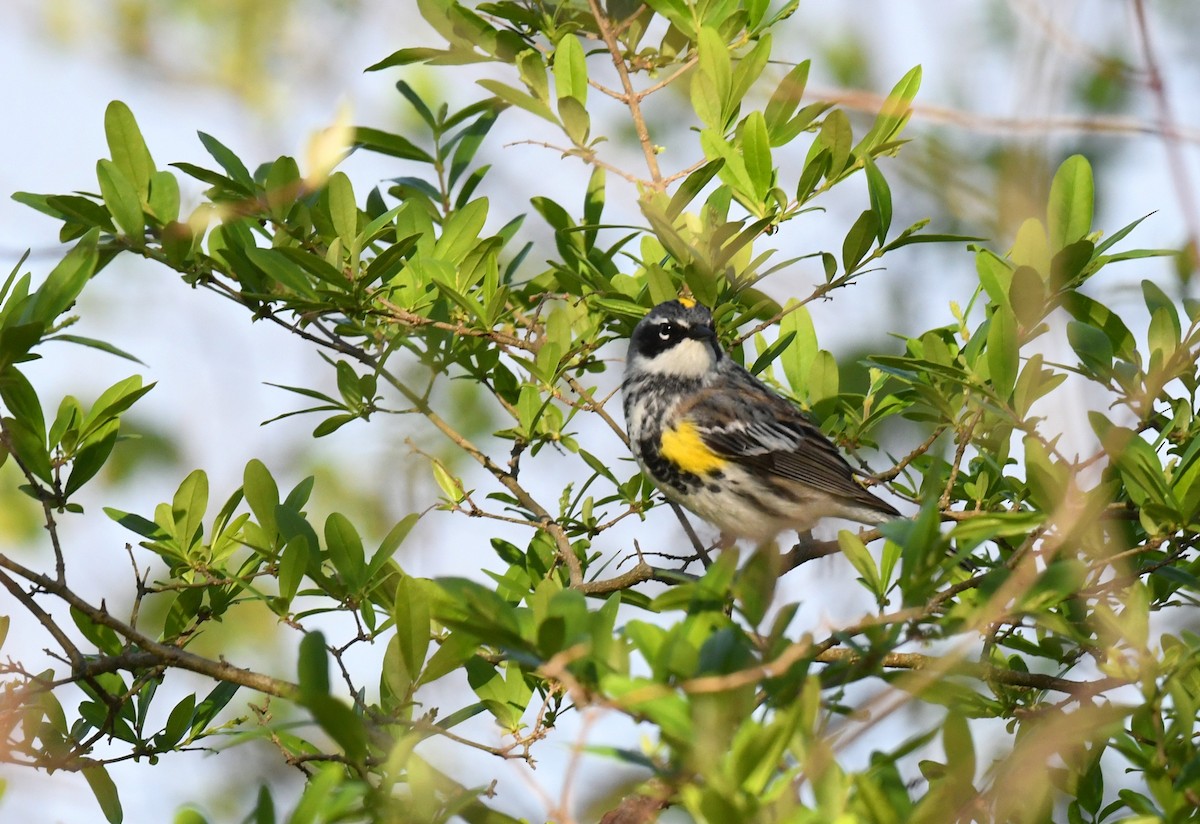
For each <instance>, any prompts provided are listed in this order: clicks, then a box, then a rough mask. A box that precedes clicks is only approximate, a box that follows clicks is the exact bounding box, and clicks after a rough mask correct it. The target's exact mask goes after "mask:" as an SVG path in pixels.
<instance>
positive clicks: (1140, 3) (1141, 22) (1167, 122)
mask: <svg viewBox="0 0 1200 824" xmlns="http://www.w3.org/2000/svg"><path fill="white" fill-rule="evenodd" d="M1132 3H1133V16H1134V21H1135V23H1136V26H1137V36H1138V40H1139V41H1140V43H1141V46H1142V54H1143V57H1144V59H1145V61H1146V85H1147V86H1148V87H1149V89H1150V93H1151V95H1153V97H1154V105H1155V108H1156V109H1157V110H1158V133H1159V134H1160V135H1161V136H1162V139H1163V142H1164V144H1165V147H1166V150H1167V164H1168V165H1169V166H1170V167H1171V175H1170V177H1171V184H1172V185H1173V186H1174V187H1175V197H1176V198H1177V199H1178V200H1179V209H1180V211H1181V212H1183V220H1184V224H1185V225H1186V226H1187V231H1188V241H1187V243H1188V247H1189V248H1190V249H1191V251H1192V253H1193V254H1192V257H1193V259H1195V257H1196V252H1197V250H1198V246H1197V244H1200V211H1198V210H1197V207H1196V198H1195V192H1194V189H1193V186H1192V183H1191V175H1190V174H1189V173H1188V163H1187V158H1185V157H1184V155H1183V147H1182V146H1180V145H1179V136H1178V134H1177V133H1176V132H1177V130H1176V127H1175V115H1174V113H1173V112H1172V111H1171V101H1170V99H1169V98H1168V96H1167V84H1166V81H1165V80H1164V78H1163V74H1162V71H1161V70H1160V69H1159V66H1158V56H1157V55H1156V53H1155V51H1154V44H1153V43H1152V42H1151V41H1150V26H1149V25H1148V24H1147V22H1146V3H1145V0H1132Z"/></svg>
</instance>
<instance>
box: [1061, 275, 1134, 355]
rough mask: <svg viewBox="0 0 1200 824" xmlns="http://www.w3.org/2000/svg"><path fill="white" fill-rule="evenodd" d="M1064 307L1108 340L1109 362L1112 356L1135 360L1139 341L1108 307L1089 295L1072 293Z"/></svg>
mask: <svg viewBox="0 0 1200 824" xmlns="http://www.w3.org/2000/svg"><path fill="white" fill-rule="evenodd" d="M1063 307H1064V308H1065V309H1066V310H1067V311H1068V312H1070V313H1071V316H1072V317H1074V318H1075V319H1076V320H1077V321H1080V322H1081V323H1083V324H1085V325H1087V326H1091V327H1093V328H1095V329H1098V330H1099V331H1100V332H1102V333H1103V334H1104V335H1105V337H1107V338H1108V340H1109V343H1110V347H1109V348H1110V354H1109V358H1108V360H1109V361H1111V360H1112V354H1116V355H1117V356H1118V357H1120V358H1122V359H1124V360H1128V361H1132V360H1133V359H1134V355H1135V353H1136V352H1137V341H1136V340H1135V339H1134V337H1133V333H1132V332H1130V331H1129V327H1127V326H1126V325H1125V322H1124V321H1122V320H1121V318H1120V317H1119V316H1118V315H1117V314H1116V313H1114V312H1113V311H1112V310H1111V309H1109V308H1108V307H1107V306H1105V305H1104V304H1102V303H1100V302H1099V301H1096V300H1093V299H1092V298H1089V297H1088V296H1087V295H1084V294H1082V293H1080V292H1076V291H1072V292H1069V293H1068V294H1067V296H1066V299H1065V300H1064V301H1063Z"/></svg>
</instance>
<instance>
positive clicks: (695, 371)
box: [639, 338, 713, 378]
mask: <svg viewBox="0 0 1200 824" xmlns="http://www.w3.org/2000/svg"><path fill="white" fill-rule="evenodd" d="M639 360H640V361H641V363H640V364H639V365H640V366H641V368H642V369H643V370H645V371H647V372H653V373H655V374H658V375H672V376H675V377H681V378H682V377H687V378H699V377H703V376H704V375H705V374H707V373H708V370H710V369H711V368H712V365H713V351H712V348H711V347H710V346H709V345H708V344H707V343H705V342H704V341H702V340H693V339H691V338H688V339H686V340H681V341H679V343H677V344H675V345H674V346H672V347H671V348H670V349H667V350H665V351H663V352H659V353H658V354H657V355H655V356H654V357H653V358H639Z"/></svg>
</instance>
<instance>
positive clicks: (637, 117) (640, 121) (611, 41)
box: [588, 0, 662, 189]
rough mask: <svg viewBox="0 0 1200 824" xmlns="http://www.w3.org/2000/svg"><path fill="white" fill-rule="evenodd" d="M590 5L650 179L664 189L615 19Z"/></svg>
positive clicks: (594, 2) (590, 2) (596, 3)
mask: <svg viewBox="0 0 1200 824" xmlns="http://www.w3.org/2000/svg"><path fill="white" fill-rule="evenodd" d="M588 8H589V9H591V12H592V17H594V18H595V20H596V27H597V28H598V30H599V31H600V37H601V39H602V40H604V45H605V46H606V47H608V53H609V55H610V56H611V57H612V62H613V68H615V69H616V70H617V76H618V77H619V78H620V79H621V88H623V89H624V90H625V94H624V96H623V100H622V102H623V103H624V104H625V105H626V106H627V107H628V108H629V116H630V118H631V119H632V120H633V129H634V132H636V133H637V138H638V143H640V144H641V147H642V154H643V155H644V156H645V158H646V168H647V169H648V170H649V171H650V180H651V181H652V185H653V188H656V189H661V188H662V172H661V171H659V168H658V149H657V148H656V147H655V145H654V141H653V140H651V139H650V130H649V129H648V128H647V127H646V117H645V115H644V114H643V113H642V106H641V98H640V97H638V94H637V92H636V91H635V90H634V88H633V80H632V78H630V76H629V67H628V66H627V65H625V57H624V54H623V52H622V49H621V44H620V43H618V42H617V35H616V32H615V31H614V30H613V27H612V21H610V20H609V19H608V15H607V14H605V12H604V9H602V8H601V7H600V2H599V0H588Z"/></svg>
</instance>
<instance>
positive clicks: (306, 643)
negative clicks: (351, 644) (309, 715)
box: [297, 630, 329, 706]
mask: <svg viewBox="0 0 1200 824" xmlns="http://www.w3.org/2000/svg"><path fill="white" fill-rule="evenodd" d="M297 667H298V675H299V683H300V700H301V702H302V703H303V704H304V705H305V706H308V705H309V702H310V701H312V700H314V699H317V698H322V697H327V696H328V695H329V651H328V650H327V649H326V648H325V634H324V633H322V632H320V631H319V630H314V631H313V632H309V633H307V634H306V635H305V636H304V637H303V638H301V639H300V655H299V658H298V660H297Z"/></svg>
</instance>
